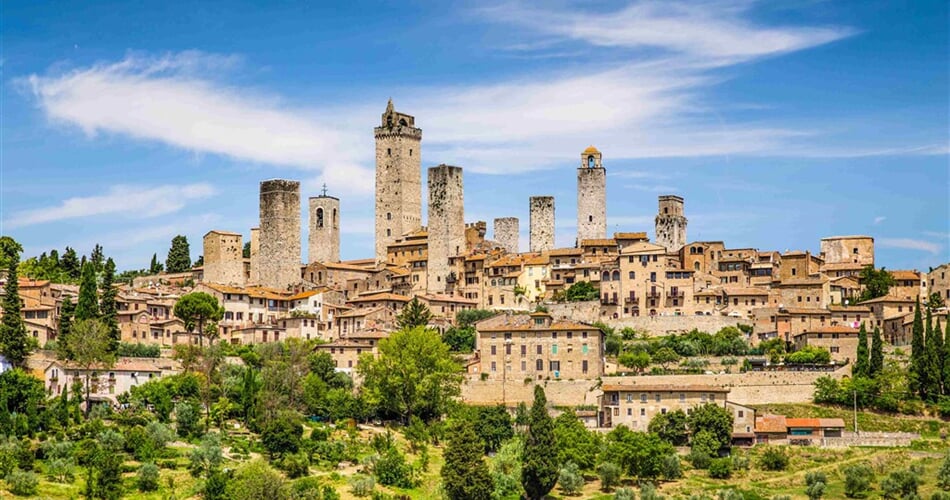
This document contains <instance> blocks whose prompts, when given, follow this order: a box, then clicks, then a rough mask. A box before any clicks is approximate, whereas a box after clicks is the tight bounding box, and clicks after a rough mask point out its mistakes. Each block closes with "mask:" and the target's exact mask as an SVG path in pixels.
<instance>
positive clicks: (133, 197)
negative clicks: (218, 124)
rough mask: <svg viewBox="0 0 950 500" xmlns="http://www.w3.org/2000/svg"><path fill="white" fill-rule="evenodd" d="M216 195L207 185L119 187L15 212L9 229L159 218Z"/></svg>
mask: <svg viewBox="0 0 950 500" xmlns="http://www.w3.org/2000/svg"><path fill="white" fill-rule="evenodd" d="M214 194H215V190H214V188H213V187H212V186H211V185H210V184H204V183H197V184H185V185H164V186H156V187H142V186H125V185H118V186H112V187H111V188H109V191H108V192H107V193H106V194H102V195H96V196H84V197H83V196H80V197H74V198H67V199H66V200H63V201H62V202H61V203H59V204H58V205H55V206H51V207H44V208H36V209H31V210H24V211H22V212H17V213H14V214H13V215H12V216H11V217H10V219H9V220H8V221H7V226H8V227H11V228H16V227H24V226H31V225H34V224H43V223H47V222H57V221H62V220H68V219H76V218H81V217H89V216H93V215H105V214H110V215H111V214H117V215H122V216H125V217H130V218H145V217H156V216H159V215H165V214H170V213H174V212H177V211H179V210H181V209H182V208H184V207H185V205H187V204H188V202H189V201H193V200H199V199H204V198H208V197H210V196H213V195H214Z"/></svg>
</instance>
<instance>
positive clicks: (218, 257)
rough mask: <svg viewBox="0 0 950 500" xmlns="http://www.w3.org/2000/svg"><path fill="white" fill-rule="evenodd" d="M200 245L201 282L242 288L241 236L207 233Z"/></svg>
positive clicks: (216, 232) (242, 258) (222, 232)
mask: <svg viewBox="0 0 950 500" xmlns="http://www.w3.org/2000/svg"><path fill="white" fill-rule="evenodd" d="M202 243H203V247H204V248H203V250H202V255H203V256H204V265H203V266H202V267H203V268H204V272H203V278H202V280H203V281H205V282H208V283H218V284H222V285H232V286H244V257H243V254H244V243H243V242H242V237H241V235H240V234H238V233H230V232H224V231H209V232H208V234H206V235H205V237H204V239H203V241H202Z"/></svg>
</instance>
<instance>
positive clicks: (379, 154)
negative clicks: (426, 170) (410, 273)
mask: <svg viewBox="0 0 950 500" xmlns="http://www.w3.org/2000/svg"><path fill="white" fill-rule="evenodd" d="M375 134H376V260H377V261H378V262H384V261H385V260H386V247H388V246H389V245H390V244H392V243H394V242H395V241H396V239H397V238H399V237H401V236H402V235H404V234H406V233H408V232H411V231H415V230H416V229H418V228H419V227H421V226H422V163H421V160H420V158H421V149H420V148H421V146H420V144H421V142H422V130H421V129H418V128H416V127H415V120H414V119H413V117H411V116H409V115H406V114H403V113H398V112H396V111H394V110H393V107H392V102H391V101H390V103H389V106H388V107H387V108H386V112H384V113H383V117H382V124H381V126H379V127H376V129H375Z"/></svg>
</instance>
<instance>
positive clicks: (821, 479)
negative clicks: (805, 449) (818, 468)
mask: <svg viewBox="0 0 950 500" xmlns="http://www.w3.org/2000/svg"><path fill="white" fill-rule="evenodd" d="M827 485H828V476H826V475H825V473H824V472H809V473H807V474H805V494H806V495H808V500H821V497H822V496H824V495H825V489H826V488H827Z"/></svg>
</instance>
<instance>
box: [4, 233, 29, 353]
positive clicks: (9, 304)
mask: <svg viewBox="0 0 950 500" xmlns="http://www.w3.org/2000/svg"><path fill="white" fill-rule="evenodd" d="M0 240H2V241H0V251H2V253H3V254H4V255H3V261H4V262H6V264H7V283H6V285H4V288H3V291H4V296H3V300H2V301H0V307H2V308H3V319H2V320H0V354H3V357H5V358H7V361H9V362H10V363H11V364H12V365H13V366H19V367H22V366H24V365H25V364H26V357H27V356H28V355H29V354H30V348H31V342H30V338H29V337H27V334H26V325H24V324H23V318H22V317H20V310H21V309H22V308H23V301H22V300H21V299H20V283H19V277H18V276H17V267H18V266H19V265H20V252H21V251H23V247H21V246H20V244H19V243H17V242H16V241H15V240H14V239H13V238H10V237H9V236H4V237H3V238H0Z"/></svg>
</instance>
